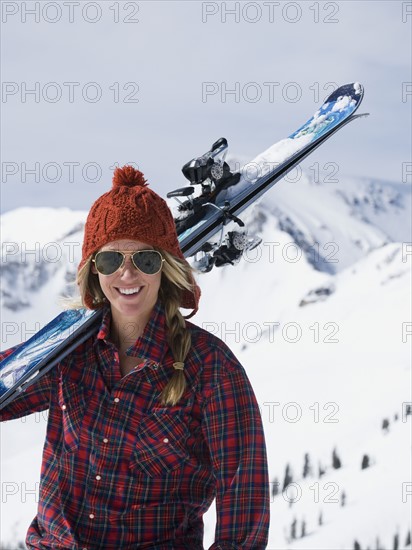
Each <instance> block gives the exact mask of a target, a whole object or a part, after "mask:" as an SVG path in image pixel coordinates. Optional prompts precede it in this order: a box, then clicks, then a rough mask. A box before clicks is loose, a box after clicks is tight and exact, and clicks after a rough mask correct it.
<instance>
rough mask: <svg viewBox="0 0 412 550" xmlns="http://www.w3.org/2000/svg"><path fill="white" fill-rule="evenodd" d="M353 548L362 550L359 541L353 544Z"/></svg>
mask: <svg viewBox="0 0 412 550" xmlns="http://www.w3.org/2000/svg"><path fill="white" fill-rule="evenodd" d="M353 548H354V550H362V548H361V545H360V544H359V542H358V541H357V540H355V542H354V543H353Z"/></svg>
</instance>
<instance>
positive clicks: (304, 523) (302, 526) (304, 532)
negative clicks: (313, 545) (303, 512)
mask: <svg viewBox="0 0 412 550" xmlns="http://www.w3.org/2000/svg"><path fill="white" fill-rule="evenodd" d="M303 537H306V521H305V520H304V519H303V520H302V525H301V527H300V538H303Z"/></svg>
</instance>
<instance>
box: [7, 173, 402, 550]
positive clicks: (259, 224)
mask: <svg viewBox="0 0 412 550" xmlns="http://www.w3.org/2000/svg"><path fill="white" fill-rule="evenodd" d="M253 216H254V221H253V225H254V228H255V229H256V230H257V231H258V232H259V234H260V235H261V237H262V238H263V242H262V245H261V246H260V247H259V248H258V249H255V251H252V252H249V253H248V255H247V256H245V257H244V258H243V260H242V262H241V263H240V264H239V265H238V266H236V267H232V266H228V267H225V268H222V269H215V270H213V271H212V272H210V273H208V274H205V275H201V276H199V283H200V285H201V287H202V300H201V309H200V312H199V313H198V314H197V315H196V317H195V318H194V322H195V323H197V324H198V325H201V326H203V327H204V328H206V329H208V330H210V331H211V332H213V333H215V334H216V335H217V336H219V337H220V338H222V339H224V340H225V341H226V342H227V344H228V345H229V346H230V347H231V348H232V349H233V351H234V352H235V354H236V355H237V356H238V357H239V359H240V361H241V362H242V363H243V365H244V366H245V368H246V371H247V373H248V376H249V378H250V380H251V382H252V385H253V387H254V390H255V393H256V396H257V399H258V402H259V405H260V408H261V412H262V418H263V422H264V428H265V434H266V442H267V448H268V457H269V468H270V481H271V488H272V491H273V493H272V502H271V527H270V538H269V545H268V548H269V549H270V550H272V549H284V548H286V547H288V548H291V549H294V548H296V549H310V550H315V549H316V550H321V549H352V548H354V547H355V540H356V541H357V542H358V544H359V545H360V548H362V549H365V548H368V547H369V548H370V549H372V548H373V549H375V548H386V549H389V548H393V547H394V537H395V536H398V537H399V548H406V547H407V546H406V541H407V535H408V531H410V529H411V525H410V512H411V501H412V484H411V424H412V415H410V414H408V412H409V408H408V407H410V404H411V391H410V382H411V380H410V378H411V370H410V342H411V339H412V324H411V311H410V299H411V291H410V289H411V286H412V285H411V262H412V259H411V256H412V254H411V252H412V249H411V247H410V246H409V245H408V243H409V242H410V241H411V240H412V239H411V235H410V231H411V230H410V223H411V221H410V218H411V211H410V191H409V190H408V189H407V188H406V186H402V185H397V184H391V183H385V182H370V181H362V180H358V179H355V178H353V179H343V178H341V181H340V182H339V183H336V184H330V183H328V184H326V183H325V184H318V185H316V184H313V183H311V182H310V180H309V178H307V177H306V176H305V177H303V178H301V179H300V181H299V182H298V183H295V184H293V183H291V182H286V181H283V182H281V183H279V184H278V185H277V187H276V190H275V191H273V192H271V193H270V194H269V196H268V198H265V200H264V201H262V202H261V203H260V205H258V207H257V208H255V210H254V212H253ZM84 219H85V214H84V213H83V212H70V211H68V210H58V211H56V210H49V209H40V210H35V209H24V211H23V210H17V211H13V212H9V213H7V214H6V215H4V216H3V220H2V240H3V261H2V269H3V276H2V280H3V281H4V282H5V284H4V283H3V287H2V296H3V300H2V321H3V324H2V327H3V329H2V330H3V336H2V340H3V341H2V347H3V348H6V347H9V346H11V345H13V344H14V343H16V342H18V341H20V340H21V339H23V338H24V336H25V335H24V331H26V332H27V331H29V330H32V329H33V330H34V328H35V326H36V324H37V325H40V326H41V325H43V324H44V323H46V322H47V321H48V320H50V318H51V317H53V315H55V313H57V311H59V309H60V307H59V304H58V300H57V297H58V295H59V294H60V293H62V292H63V291H64V290H65V289H67V283H68V281H70V280H73V274H74V270H75V265H76V263H77V261H78V258H79V254H80V243H81V227H82V223H83V222H84ZM40 222H41V223H42V224H43V225H42V227H41V230H39V232H37V228H38V227H39V223H40ZM17 231H18V232H17ZM13 242H14V243H17V244H18V245H20V251H21V250H22V244H21V243H23V242H27V243H30V245H31V246H33V243H36V242H39V243H42V244H41V245H39V247H40V248H41V246H42V245H43V246H44V245H47V244H48V243H59V247H60V249H61V250H62V251H66V255H65V256H64V255H63V253H62V258H61V260H60V261H58V262H56V261H54V262H47V261H43V260H44V258H43V259H42V257H40V258H39V257H37V258H36V257H35V255H34V254H32V255H31V256H30V257H29V256H28V255H26V256H24V257H23V258H22V257H21V256H19V255H18V254H11V252H13V249H12V248H11V245H10V244H8V243H13ZM70 242H71V243H75V242H76V243H78V244H77V245H76V246H75V245H68V244H67V243H70ZM329 243H334V244H332V247H330V245H329ZM5 246H6V247H7V246H8V247H9V248H5ZM327 246H329V248H327ZM70 248H71V249H72V250H73V254H72V256H70V253H69V252H67V251H70ZM75 249H76V251H75ZM52 250H53V248H52V246H49V251H48V252H49V253H50V254H51V251H52ZM6 252H8V257H7V261H5V253H6ZM326 256H329V257H328V259H326ZM49 257H50V256H49ZM322 257H323V261H322V260H321V258H322ZM333 259H337V260H338V261H337V262H333V261H332V260H333ZM26 260H27V261H26ZM40 264H41V265H42V267H41V268H40V267H39V265H40ZM43 264H44V265H43ZM10 266H12V269H13V270H14V271H12V275H11V274H10V273H11V271H10V269H11V267H10ZM36 269H38V271H39V272H41V273H42V274H43V275H42V276H41V277H40V276H39V277H38V278H37V279H36V280H37V286H36V287H35V288H33V280H34V274H35V273H36V271H35V270H36ZM24 323H26V324H25V325H24ZM46 416H47V415H45V414H43V415H32V416H31V417H28V418H26V419H21V420H16V421H12V422H7V423H5V424H4V425H3V426H2V428H1V434H2V440H1V443H2V451H1V452H2V480H3V483H2V514H1V522H2V523H1V531H2V542H3V543H4V545H5V547H7V548H10V549H11V550H15V548H16V541H17V540H23V539H24V536H25V532H26V530H27V527H28V524H29V522H30V521H31V519H32V517H33V516H34V515H35V511H36V502H35V500H36V497H35V494H33V491H34V492H35V489H36V482H37V481H38V476H39V469H40V461H41V449H42V444H43V438H44V429H45V420H46ZM305 454H307V455H308V456H307V458H306V470H307V474H306V472H305V476H304V474H303V471H304V463H305ZM333 454H334V458H333V456H332V455H333ZM365 455H367V458H364V457H365ZM362 462H363V463H364V465H365V464H366V463H367V462H369V467H367V468H364V469H362V468H361V464H362ZM287 466H289V475H290V476H291V478H290V480H289V481H291V483H289V486H288V488H287V490H286V491H285V492H284V493H282V488H283V484H284V478H285V470H286V467H287ZM337 466H340V467H337ZM320 470H321V471H322V472H323V473H322V475H321V476H319V471H320ZM276 493H277V494H276ZM214 522H215V511H214V508H213V507H212V508H211V509H210V510H209V512H208V513H207V514H206V515H205V540H204V543H205V548H208V546H209V545H210V544H211V543H212V541H213V536H214V527H215V524H214ZM320 523H321V525H320ZM302 533H305V535H304V536H303V537H301V535H302ZM7 542H9V543H10V544H11V546H7V545H6V543H7ZM13 545H14V546H13Z"/></svg>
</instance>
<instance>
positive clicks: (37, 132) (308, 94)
mask: <svg viewBox="0 0 412 550" xmlns="http://www.w3.org/2000/svg"><path fill="white" fill-rule="evenodd" d="M411 22H412V3H411V2H397V1H390V2H385V1H369V2H355V1H354V2H351V1H349V2H348V1H344V2H316V1H313V2H312V1H303V2H266V1H265V2H196V1H187V2H170V1H168V2H156V1H154V2H141V1H136V2H116V1H102V2H100V3H98V2H87V1H83V0H82V2H81V3H80V2H75V1H65V2H29V1H27V2H15V1H10V2H6V1H3V2H2V54H1V55H2V60H1V61H2V80H3V82H2V92H3V95H2V103H1V108H2V113H1V114H2V123H1V130H2V132H1V133H2V149H1V153H2V183H1V209H2V211H3V212H4V211H7V210H10V209H13V208H16V207H18V206H68V207H71V208H74V209H82V210H87V209H89V207H90V205H91V204H92V202H93V201H94V200H95V199H96V198H97V197H98V196H99V195H101V194H102V193H104V192H105V191H107V190H109V188H110V187H111V177H112V172H113V167H114V165H115V163H119V164H120V165H123V164H126V163H130V162H134V163H136V164H137V165H138V166H139V168H140V169H141V170H142V171H143V172H144V174H145V176H146V177H147V178H148V180H149V183H150V184H151V186H152V187H153V189H154V190H155V191H157V192H158V193H160V194H161V195H162V196H165V195H166V193H167V191H168V190H171V189H173V188H175V187H180V186H182V185H184V184H185V183H186V181H185V179H184V178H183V175H182V174H181V166H182V165H183V164H184V163H185V162H186V161H188V160H190V159H191V158H192V157H194V156H198V155H200V154H202V153H204V152H205V151H206V150H208V148H209V147H210V145H211V144H212V142H213V141H214V140H216V139H217V138H219V137H221V136H225V137H226V138H227V139H228V140H229V146H230V152H231V153H232V154H233V155H234V156H235V157H236V158H239V159H242V160H245V161H246V160H248V159H250V158H253V157H254V156H255V155H256V154H258V153H259V152H261V151H262V150H264V149H266V148H267V147H268V146H270V145H271V144H272V143H274V142H275V141H277V140H279V139H282V138H284V137H286V136H288V135H289V134H290V133H292V132H293V131H294V130H296V129H297V128H298V127H299V126H300V125H301V124H302V123H303V122H305V121H306V120H307V119H308V118H309V117H310V116H311V115H312V114H313V113H314V111H316V109H317V108H318V107H319V105H320V102H321V100H322V99H323V98H324V97H325V96H326V95H328V93H330V92H331V91H332V90H333V86H334V85H338V84H339V85H341V84H345V83H348V82H354V81H359V82H361V83H362V84H363V85H364V87H365V97H364V101H363V104H362V106H361V107H360V111H359V112H369V113H371V115H370V117H368V118H367V119H361V120H359V121H357V122H354V123H353V124H351V125H349V126H347V127H346V128H344V129H343V130H342V131H341V132H340V133H339V134H338V135H336V136H334V137H333V138H331V140H330V141H328V142H327V144H325V145H323V146H322V147H321V148H320V149H318V150H317V151H316V152H315V153H314V154H313V155H312V156H311V157H309V158H308V159H307V160H306V161H305V163H304V165H303V166H304V167H305V168H309V169H310V167H311V166H312V167H313V166H319V167H320V168H322V167H326V171H327V172H328V171H331V170H333V167H335V168H336V170H337V173H338V174H342V175H343V174H344V175H348V174H351V175H354V176H365V177H371V178H378V179H385V180H391V181H397V182H401V181H402V178H403V180H404V182H405V183H407V182H408V181H409V182H410V181H411V176H409V178H408V177H406V175H405V172H406V171H407V170H408V165H407V164H406V163H408V162H409V163H410V150H411V105H412V84H411V81H412V76H411ZM30 91H31V92H32V93H30ZM316 163H318V164H317V165H316ZM327 163H333V164H327ZM331 167H332V168H331ZM312 169H313V170H314V168H312ZM402 171H404V174H403V176H402ZM36 180H37V181H36ZM271 192H272V193H274V192H275V190H273V191H271Z"/></svg>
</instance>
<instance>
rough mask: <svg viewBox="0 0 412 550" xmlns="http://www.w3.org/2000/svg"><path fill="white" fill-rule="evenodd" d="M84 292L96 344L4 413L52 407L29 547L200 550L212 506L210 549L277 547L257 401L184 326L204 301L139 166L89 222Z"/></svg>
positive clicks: (208, 344)
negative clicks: (271, 535)
mask: <svg viewBox="0 0 412 550" xmlns="http://www.w3.org/2000/svg"><path fill="white" fill-rule="evenodd" d="M78 284H79V289H80V294H81V297H82V303H83V305H84V306H85V307H88V308H91V309H96V308H102V309H103V318H102V322H101V326H100V328H99V330H98V332H97V333H96V335H95V336H94V337H92V338H90V339H89V340H88V341H86V342H85V343H84V344H82V345H80V346H79V347H78V348H77V349H76V350H75V351H74V352H72V353H71V354H70V355H69V356H68V357H66V358H65V359H64V360H63V361H62V362H61V363H60V364H59V365H58V366H57V367H56V368H54V369H52V371H50V372H49V373H48V374H47V375H45V376H44V377H43V378H41V379H40V380H39V381H38V382H36V383H35V384H33V385H32V386H30V387H29V388H28V389H27V390H26V391H25V392H24V393H23V394H22V395H21V396H19V398H17V399H16V400H15V401H13V402H12V403H11V404H10V405H9V406H8V407H6V408H5V409H3V411H2V412H1V413H0V414H1V419H2V420H9V419H12V418H18V417H20V416H24V415H27V414H31V413H33V412H36V411H41V410H45V409H49V417H48V426H47V435H46V441H45V446H44V451H43V462H42V471H41V484H40V498H39V505H38V513H37V515H36V517H35V518H34V519H33V521H32V523H31V525H30V527H29V530H28V533H27V538H26V544H27V546H28V548H32V549H42V550H44V549H53V550H63V549H64V550H68V549H76V550H77V549H79V550H81V549H83V550H86V549H87V550H98V549H116V550H119V549H123V550H132V549H133V550H134V549H137V548H142V549H153V550H203V519H202V516H203V514H204V513H205V512H206V511H207V510H208V508H209V507H210V505H211V503H212V501H213V499H214V498H215V497H216V512H217V524H216V532H215V542H214V544H213V545H212V546H211V550H212V549H213V550H217V549H222V550H223V549H244V550H252V549H254V550H261V549H262V550H263V549H264V548H266V545H267V540H268V529H269V481H268V473H267V458H266V446H265V439H264V432H263V427H262V422H261V417H260V413H259V407H258V404H257V402H256V398H255V395H254V392H253V389H252V387H251V385H250V382H249V380H248V378H247V375H246V373H245V371H244V369H243V367H242V366H241V364H240V363H239V362H238V361H237V359H236V357H235V356H234V355H233V353H232V352H231V351H230V349H229V348H228V347H227V346H226V345H225V344H224V343H223V342H222V341H221V340H219V339H218V338H216V337H215V336H213V335H211V334H210V333H208V332H207V331H205V330H203V329H201V328H200V327H197V326H196V325H195V324H193V323H191V322H189V321H187V320H186V319H187V318H189V317H190V316H191V315H193V314H194V313H195V312H196V311H197V309H198V303H199V297H200V290H199V288H198V286H197V284H196V282H195V280H194V277H193V274H192V270H191V268H190V265H189V264H188V263H187V261H186V260H185V258H184V256H183V254H182V252H181V250H180V248H179V242H178V239H177V234H176V229H175V224H174V221H173V217H172V215H171V212H170V210H169V208H168V207H167V204H166V203H165V201H164V200H163V199H162V198H161V197H159V196H158V195H157V194H156V193H154V192H153V191H152V190H151V189H149V187H148V185H147V183H146V180H145V179H144V177H143V174H142V173H141V172H139V171H138V170H135V169H134V168H133V167H131V166H125V167H123V168H118V169H116V171H115V174H114V178H113V188H112V189H111V191H109V192H108V193H105V194H104V195H102V196H101V197H100V198H99V199H97V201H96V202H95V203H94V204H93V206H92V208H91V210H90V212H89V215H88V218H87V222H86V226H85V234H84V242H83V249H82V260H81V262H80V265H79V269H78ZM181 307H182V308H186V309H188V308H189V309H191V310H192V313H191V314H190V315H189V316H188V317H186V318H184V317H183V316H182V313H181V312H180V308H181ZM9 352H10V350H8V351H7V352H4V353H3V354H2V356H1V358H3V357H5V356H6V355H7V354H8V353H9Z"/></svg>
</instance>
